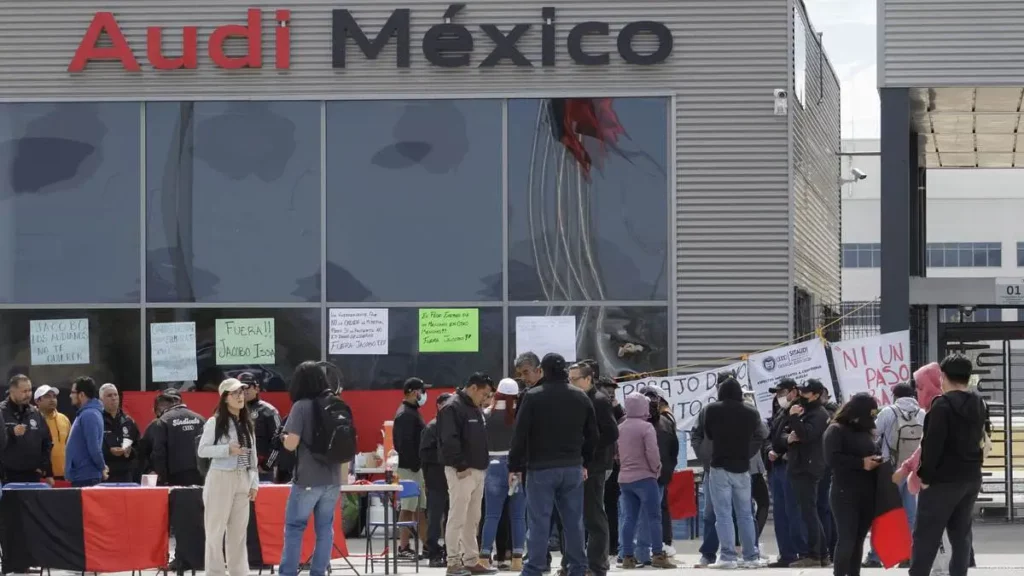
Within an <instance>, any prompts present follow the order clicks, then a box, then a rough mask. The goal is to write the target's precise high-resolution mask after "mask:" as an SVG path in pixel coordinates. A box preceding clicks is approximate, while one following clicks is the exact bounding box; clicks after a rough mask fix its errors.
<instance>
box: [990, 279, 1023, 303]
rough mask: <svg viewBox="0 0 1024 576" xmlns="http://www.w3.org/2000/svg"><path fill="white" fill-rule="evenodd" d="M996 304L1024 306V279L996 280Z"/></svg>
mask: <svg viewBox="0 0 1024 576" xmlns="http://www.w3.org/2000/svg"><path fill="white" fill-rule="evenodd" d="M996 304H1002V305H1005V306H1024V278H996Z"/></svg>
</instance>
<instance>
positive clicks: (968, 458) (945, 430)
mask: <svg viewBox="0 0 1024 576" xmlns="http://www.w3.org/2000/svg"><path fill="white" fill-rule="evenodd" d="M986 413H987V409H986V408H985V403H984V402H983V401H982V399H981V396H978V395H977V394H974V393H972V392H967V391H964V390H954V391H951V392H946V393H945V394H943V395H941V396H939V397H937V398H935V400H934V401H933V402H932V407H931V410H929V411H928V413H927V414H926V415H925V417H924V439H922V440H921V464H920V466H919V467H918V470H917V475H918V476H919V477H920V478H921V482H922V483H924V484H926V485H928V484H944V483H952V482H976V481H980V480H981V463H982V461H983V460H984V459H985V456H984V453H983V450H982V443H983V441H984V431H985V422H986V419H987V414H986Z"/></svg>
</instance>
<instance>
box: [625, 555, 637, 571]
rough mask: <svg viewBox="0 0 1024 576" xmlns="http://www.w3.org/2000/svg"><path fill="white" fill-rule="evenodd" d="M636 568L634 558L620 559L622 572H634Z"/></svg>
mask: <svg viewBox="0 0 1024 576" xmlns="http://www.w3.org/2000/svg"><path fill="white" fill-rule="evenodd" d="M636 567H637V563H636V558H634V557H632V556H626V557H624V558H623V559H622V569H623V570H636Z"/></svg>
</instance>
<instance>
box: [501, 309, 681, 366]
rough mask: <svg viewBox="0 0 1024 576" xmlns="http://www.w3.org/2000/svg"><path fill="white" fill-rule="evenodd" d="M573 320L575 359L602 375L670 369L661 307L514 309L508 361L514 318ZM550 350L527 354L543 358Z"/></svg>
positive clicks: (512, 350) (513, 344) (665, 319)
mask: <svg viewBox="0 0 1024 576" xmlns="http://www.w3.org/2000/svg"><path fill="white" fill-rule="evenodd" d="M522 316H572V317H574V318H575V319H576V359H577V360H582V359H584V358H593V359H595V360H597V361H598V362H599V363H600V365H601V374H602V375H608V376H611V377H613V378H614V377H616V376H617V375H618V373H619V372H621V371H623V370H634V371H636V372H640V373H647V372H655V371H662V372H661V373H662V374H663V373H664V370H665V368H666V367H669V366H673V365H674V364H675V363H674V358H672V356H673V354H671V353H670V352H669V350H668V310H667V309H666V308H664V307H660V306H652V307H630V308H621V307H616V306H570V307H561V306H548V307H533V306H526V307H520V306H513V307H511V308H509V319H508V331H509V339H508V341H509V358H515V356H516V351H517V346H516V318H519V317H522ZM549 351H550V350H530V352H534V353H535V354H537V355H538V356H543V355H544V354H545V353H546V352H549Z"/></svg>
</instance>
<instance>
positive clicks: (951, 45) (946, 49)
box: [878, 0, 1024, 88]
mask: <svg viewBox="0 0 1024 576" xmlns="http://www.w3.org/2000/svg"><path fill="white" fill-rule="evenodd" d="M1022 30H1024V2H1017V1H1012V0H878V86H879V88H885V87H926V88H927V87H943V86H977V85H993V86H1019V85H1021V84H1024V67H1022V66H1021V62H1024V41H1022V40H1021V31H1022Z"/></svg>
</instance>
